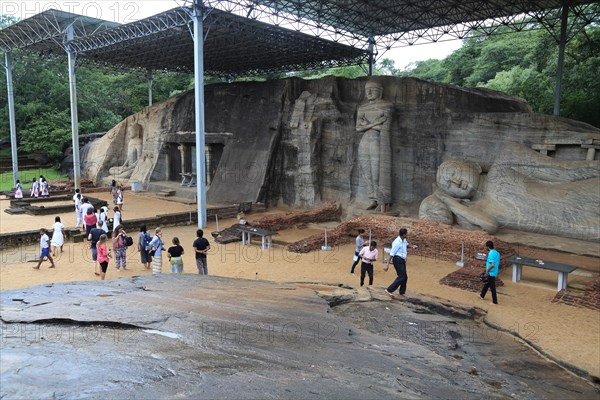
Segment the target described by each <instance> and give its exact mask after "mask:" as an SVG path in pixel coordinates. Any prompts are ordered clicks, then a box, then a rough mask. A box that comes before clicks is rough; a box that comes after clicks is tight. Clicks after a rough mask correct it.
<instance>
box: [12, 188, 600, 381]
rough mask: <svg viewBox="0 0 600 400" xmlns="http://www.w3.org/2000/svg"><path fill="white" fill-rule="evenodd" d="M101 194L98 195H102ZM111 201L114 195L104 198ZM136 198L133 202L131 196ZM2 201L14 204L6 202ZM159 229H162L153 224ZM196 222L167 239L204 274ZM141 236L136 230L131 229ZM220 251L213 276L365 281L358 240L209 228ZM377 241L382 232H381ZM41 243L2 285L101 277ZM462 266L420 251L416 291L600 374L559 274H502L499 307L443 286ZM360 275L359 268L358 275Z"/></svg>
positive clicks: (18, 221)
mask: <svg viewBox="0 0 600 400" xmlns="http://www.w3.org/2000/svg"><path fill="white" fill-rule="evenodd" d="M95 196H96V197H98V194H95ZM100 197H102V198H104V197H106V198H105V199H106V200H108V193H107V194H106V196H103V195H102V196H100ZM127 200H129V201H127ZM127 200H126V204H125V212H124V214H125V215H127V218H141V217H143V216H144V215H154V214H163V213H166V212H167V211H169V212H180V211H185V210H189V208H190V206H187V205H184V204H178V203H172V202H167V201H164V200H160V199H154V198H149V197H143V196H136V195H135V194H130V195H129V196H128V199H127ZM0 206H3V207H6V204H5V202H4V201H2V202H0ZM73 216H74V213H72V214H65V215H64V216H63V215H61V217H64V219H63V221H67V223H66V224H65V225H67V226H70V225H74V220H73ZM53 222H54V216H47V217H32V216H27V215H26V216H8V214H6V213H2V217H1V220H0V231H1V232H10V231H13V230H19V229H22V228H23V227H26V228H27V229H34V228H36V227H41V226H47V227H50V226H51V225H52V223H53ZM234 222H235V221H234V220H222V221H220V227H221V229H222V228H223V227H227V226H230V225H231V224H233V223H234ZM148 228H149V229H153V228H154V227H148ZM215 228H216V227H215V225H214V222H213V223H211V224H209V226H208V227H207V228H205V232H207V233H208V232H211V231H212V230H215ZM196 229H197V228H196V227H195V226H182V227H166V228H164V236H163V238H164V240H165V242H166V244H167V245H170V241H171V240H172V238H173V237H174V236H177V237H179V239H180V240H181V243H182V246H183V247H184V248H185V250H186V253H185V254H184V265H185V267H184V272H185V273H187V274H192V273H197V270H196V266H195V260H194V258H193V253H192V242H193V240H194V238H195V231H196ZM318 229H319V227H318V226H309V228H308V229H305V230H304V229H301V230H289V231H282V232H280V235H278V236H277V237H276V239H277V241H284V242H285V241H287V242H293V241H295V240H298V239H299V238H302V237H306V236H309V235H312V234H314V233H315V232H318ZM130 234H132V236H134V237H135V234H136V232H130ZM207 237H208V239H209V241H210V242H211V245H212V249H211V251H210V254H209V256H208V269H209V273H210V274H212V275H220V276H227V277H235V278H244V279H261V280H272V281H278V282H289V281H302V282H326V283H334V284H345V285H350V286H358V285H359V277H358V276H353V275H351V274H350V266H351V264H352V256H353V246H352V245H351V244H350V243H351V242H352V239H351V238H349V241H348V242H349V244H348V245H343V246H339V247H335V248H334V249H333V251H331V252H322V251H317V252H312V253H308V254H296V253H290V252H288V251H287V249H286V247H285V246H283V245H275V246H274V247H273V249H271V251H265V252H261V250H260V247H259V246H256V245H253V246H250V247H248V246H245V247H242V245H241V243H230V244H227V245H220V244H218V243H215V242H214V240H212V238H211V237H210V235H208V234H207ZM374 239H375V238H374ZM38 253H39V248H38V247H37V246H35V245H31V246H23V247H20V248H16V249H5V250H2V251H0V256H1V259H2V262H1V266H0V289H1V290H9V289H16V288H24V287H31V286H35V285H41V284H47V283H57V282H67V281H80V280H94V279H96V277H95V275H94V274H93V272H92V268H93V264H92V261H90V255H89V249H87V247H86V246H85V245H84V244H81V243H77V244H74V243H66V244H65V246H64V252H63V253H62V254H61V255H59V257H58V258H57V260H56V264H57V268H55V269H48V266H49V263H48V262H45V263H43V264H42V268H41V270H39V271H38V270H33V269H32V266H33V265H34V264H33V263H31V261H32V260H35V259H37V257H38ZM456 268H457V267H456V265H454V264H453V263H451V262H448V261H442V260H436V259H432V258H424V257H418V256H413V257H410V256H409V259H408V274H409V282H408V289H409V293H408V294H409V295H410V292H421V293H427V294H430V295H434V296H437V297H440V298H443V299H448V300H454V301H458V302H461V303H464V304H476V305H477V306H479V307H481V308H483V309H485V310H487V311H488V314H487V317H486V318H487V320H488V321H489V322H491V323H494V324H496V325H498V326H500V327H503V328H506V329H510V330H513V331H516V332H518V333H519V334H520V335H521V336H523V337H525V338H527V339H528V340H529V341H531V342H532V343H534V344H536V345H537V346H539V347H540V348H542V349H543V350H544V351H546V352H547V353H548V354H550V355H551V356H553V357H556V358H558V359H561V360H564V361H565V362H567V363H569V364H572V365H574V366H576V367H578V368H580V369H583V370H585V371H588V372H589V373H590V374H592V375H594V376H600V363H599V361H598V360H600V314H599V313H598V312H597V311H592V310H586V309H579V308H574V307H570V306H566V305H562V304H554V303H551V300H552V298H553V297H554V295H555V294H556V291H555V290H556V279H557V277H556V275H555V273H552V272H549V271H543V270H535V269H527V270H525V271H524V277H523V280H522V281H520V282H518V283H513V282H511V278H510V273H511V271H508V270H506V271H504V272H503V273H502V275H501V278H502V279H503V281H504V282H505V286H504V287H502V288H500V289H499V303H500V304H499V305H497V306H493V305H490V304H489V302H490V301H489V299H488V300H487V301H482V300H480V299H479V298H478V295H477V294H475V293H471V292H467V291H463V290H459V289H455V288H451V287H448V286H444V285H440V284H439V283H438V282H439V280H440V279H441V278H442V277H444V276H445V275H447V274H448V273H450V272H452V271H455V270H456ZM163 273H170V266H169V265H168V261H167V259H166V257H165V258H164V260H163ZM145 274H149V272H147V271H144V270H143V266H142V264H141V263H140V260H139V253H137V252H136V251H135V247H132V248H130V249H129V251H128V270H127V271H123V272H119V273H118V272H116V270H115V265H114V260H112V261H111V264H110V265H109V270H108V272H107V279H119V278H124V277H131V276H134V275H145ZM357 275H358V274H357ZM394 278H395V273H394V272H393V268H392V269H391V270H390V271H388V272H387V273H386V272H383V263H382V262H381V261H379V262H377V263H376V268H375V279H374V286H375V290H382V291H383V289H384V288H385V287H386V286H387V285H388V284H389V283H391V282H392V281H393V279H394ZM586 279H589V277H585V276H576V275H575V276H572V277H571V278H570V283H576V282H583V281H585V280H586Z"/></svg>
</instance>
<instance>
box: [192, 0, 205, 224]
mask: <svg viewBox="0 0 600 400" xmlns="http://www.w3.org/2000/svg"><path fill="white" fill-rule="evenodd" d="M202 1H203V0H194V7H193V11H192V20H193V22H194V33H193V35H194V93H195V100H196V101H195V113H196V178H197V185H196V198H197V200H196V201H197V204H198V228H204V227H205V226H206V163H205V155H204V136H205V135H204V35H203V24H204V21H203V20H202V18H203V16H204V15H203V8H202Z"/></svg>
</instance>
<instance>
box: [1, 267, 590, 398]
mask: <svg viewBox="0 0 600 400" xmlns="http://www.w3.org/2000/svg"><path fill="white" fill-rule="evenodd" d="M332 289H333V291H332V292H331V293H332V295H333V296H339V295H343V296H345V297H344V300H345V301H347V302H345V303H344V304H341V305H339V306H337V307H334V308H329V306H328V305H327V303H326V301H325V300H324V299H322V298H320V297H319V296H317V295H316V294H315V290H318V291H320V292H324V291H326V287H324V285H311V284H277V283H271V282H261V281H244V280H234V279H226V278H216V277H198V276H194V275H184V276H175V275H162V276H157V277H153V276H147V277H143V278H133V279H131V280H124V279H120V280H116V281H106V282H86V283H68V284H60V285H47V286H40V287H35V288H31V289H24V290H16V291H4V292H2V294H1V304H0V305H1V308H0V315H1V320H2V324H1V328H2V331H1V332H2V351H1V352H0V361H1V362H0V372H1V377H0V397H2V398H5V399H12V398H88V397H91V398H131V399H148V398H153V399H157V398H224V399H226V398H232V399H233V398H235V399H240V398H361V399H381V398H414V397H428V398H474V399H475V398H481V396H482V394H483V393H485V394H486V396H492V397H499V398H504V397H506V398H508V397H511V398H524V399H525V398H527V399H530V398H547V397H558V398H569V397H573V396H577V397H581V398H593V397H597V396H598V392H597V391H596V390H595V389H594V388H593V387H592V386H591V385H590V384H589V383H587V382H585V381H583V380H581V379H578V378H575V377H574V376H573V375H571V374H569V373H567V372H565V371H564V370H563V369H562V368H559V367H557V366H556V365H554V364H552V363H550V362H549V361H546V360H544V359H543V358H541V357H539V356H538V355H537V354H536V353H534V352H533V351H532V350H530V349H528V348H526V347H524V346H523V345H522V344H521V343H520V342H517V341H515V340H514V339H513V338H511V337H509V336H506V335H504V334H502V333H499V332H496V331H493V332H490V331H491V329H490V328H486V327H484V326H483V325H480V324H479V323H477V322H474V321H472V320H470V319H461V318H464V317H467V318H468V317H469V316H470V315H474V314H477V312H476V310H474V309H473V310H471V309H461V307H460V306H457V305H452V304H450V303H443V304H436V302H435V301H432V300H431V299H427V298H416V299H412V300H411V301H410V302H399V301H390V300H389V299H385V298H378V297H377V296H375V298H376V299H377V300H378V301H360V302H354V301H350V300H351V292H352V291H351V290H349V289H346V290H345V293H344V294H343V293H341V292H340V290H341V289H339V288H332ZM336 291H337V292H336ZM346 297H348V298H347V299H346ZM385 297H387V296H385ZM437 312H444V313H445V314H446V315H440V314H437ZM450 315H455V316H460V317H461V318H457V317H454V316H450Z"/></svg>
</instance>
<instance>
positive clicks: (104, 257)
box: [96, 234, 110, 280]
mask: <svg viewBox="0 0 600 400" xmlns="http://www.w3.org/2000/svg"><path fill="white" fill-rule="evenodd" d="M96 249H97V250H98V263H100V267H101V268H102V273H101V274H100V279H102V280H104V278H105V277H106V270H107V269H108V260H109V259H110V250H108V249H107V248H106V234H102V235H100V239H98V243H96Z"/></svg>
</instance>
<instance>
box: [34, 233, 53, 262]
mask: <svg viewBox="0 0 600 400" xmlns="http://www.w3.org/2000/svg"><path fill="white" fill-rule="evenodd" d="M40 248H41V249H42V252H41V254H40V260H39V261H38V264H37V265H36V266H35V267H33V269H40V265H42V261H44V257H48V261H50V264H52V265H51V266H50V267H48V268H54V267H55V266H56V265H54V260H53V259H52V256H51V255H50V238H49V237H48V231H47V230H46V229H44V228H42V229H40Z"/></svg>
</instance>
